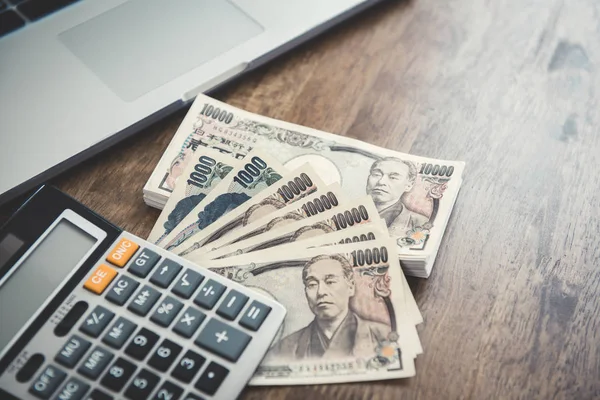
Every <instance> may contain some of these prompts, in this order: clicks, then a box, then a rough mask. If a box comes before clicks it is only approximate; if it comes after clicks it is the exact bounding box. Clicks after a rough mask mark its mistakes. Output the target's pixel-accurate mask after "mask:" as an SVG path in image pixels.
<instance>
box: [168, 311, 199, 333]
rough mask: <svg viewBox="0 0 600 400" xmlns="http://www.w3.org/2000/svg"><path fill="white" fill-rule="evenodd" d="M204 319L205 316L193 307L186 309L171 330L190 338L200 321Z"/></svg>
mask: <svg viewBox="0 0 600 400" xmlns="http://www.w3.org/2000/svg"><path fill="white" fill-rule="evenodd" d="M204 318H206V314H204V313H203V312H202V311H200V310H197V309H195V308H194V307H188V308H187V310H185V312H184V313H183V315H182V316H181V318H179V320H178V321H177V323H176V324H175V326H174V327H173V330H174V331H175V332H176V333H178V334H180V335H181V336H183V337H186V338H191V337H192V335H193V334H194V332H196V329H198V327H199V326H200V324H201V323H202V321H204Z"/></svg>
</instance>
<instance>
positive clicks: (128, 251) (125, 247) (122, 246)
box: [106, 238, 140, 267]
mask: <svg viewBox="0 0 600 400" xmlns="http://www.w3.org/2000/svg"><path fill="white" fill-rule="evenodd" d="M139 248H140V246H139V245H138V244H137V243H134V242H132V241H131V240H129V239H127V238H122V239H121V241H120V242H119V244H117V245H116V246H115V248H114V249H112V251H111V252H110V253H109V254H108V257H106V261H108V262H109V263H111V264H114V265H116V266H117V267H124V266H125V264H127V261H129V259H130V258H131V257H133V255H134V254H135V252H136V251H137V250H138V249H139Z"/></svg>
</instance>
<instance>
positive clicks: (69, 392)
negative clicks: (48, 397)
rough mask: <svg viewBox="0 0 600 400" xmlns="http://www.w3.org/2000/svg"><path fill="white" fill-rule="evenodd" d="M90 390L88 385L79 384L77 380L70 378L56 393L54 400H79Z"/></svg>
mask: <svg viewBox="0 0 600 400" xmlns="http://www.w3.org/2000/svg"><path fill="white" fill-rule="evenodd" d="M89 389H90V385H87V384H85V383H83V382H81V381H80V380H79V379H77V378H71V379H69V380H68V381H67V383H65V385H64V386H63V387H62V389H60V391H59V392H58V393H56V397H54V400H64V399H69V400H81V399H83V395H84V394H85V392H87V391H88V390H89Z"/></svg>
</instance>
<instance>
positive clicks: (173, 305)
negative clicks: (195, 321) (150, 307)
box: [150, 296, 183, 326]
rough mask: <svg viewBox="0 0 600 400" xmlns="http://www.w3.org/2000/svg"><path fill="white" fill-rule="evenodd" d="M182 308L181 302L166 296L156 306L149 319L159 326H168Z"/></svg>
mask: <svg viewBox="0 0 600 400" xmlns="http://www.w3.org/2000/svg"><path fill="white" fill-rule="evenodd" d="M182 308H183V304H181V303H180V302H179V301H178V300H175V299H174V298H173V297H171V296H167V297H166V298H165V299H164V300H163V301H162V302H161V303H160V304H159V306H158V307H157V308H156V310H155V311H154V314H152V316H151V317H150V320H151V321H152V322H154V323H156V324H158V325H160V326H169V325H171V322H173V320H174V319H175V317H176V316H177V314H178V313H179V311H181V309H182Z"/></svg>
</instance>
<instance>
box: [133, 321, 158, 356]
mask: <svg viewBox="0 0 600 400" xmlns="http://www.w3.org/2000/svg"><path fill="white" fill-rule="evenodd" d="M157 341H158V335H157V334H156V333H154V332H152V331H149V330H148V329H146V328H142V329H140V330H139V332H138V333H137V334H136V335H135V336H134V337H133V339H132V340H131V342H129V345H128V346H127V348H125V354H127V355H130V356H131V357H133V358H135V359H136V360H143V359H144V358H146V356H147V355H148V353H150V350H152V347H154V345H155V344H156V342H157Z"/></svg>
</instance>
